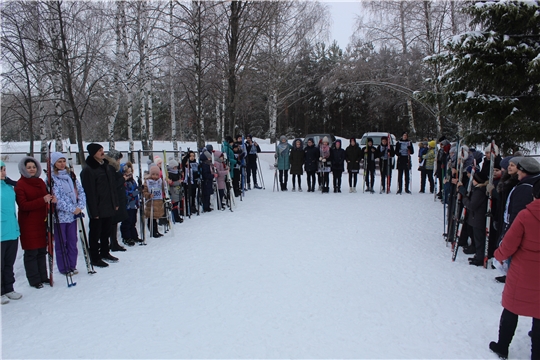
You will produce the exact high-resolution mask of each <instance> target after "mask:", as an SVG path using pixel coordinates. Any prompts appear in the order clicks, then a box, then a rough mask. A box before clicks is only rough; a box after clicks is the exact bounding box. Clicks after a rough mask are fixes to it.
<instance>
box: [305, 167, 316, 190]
mask: <svg viewBox="0 0 540 360" xmlns="http://www.w3.org/2000/svg"><path fill="white" fill-rule="evenodd" d="M307 187H308V190H314V189H315V171H307Z"/></svg>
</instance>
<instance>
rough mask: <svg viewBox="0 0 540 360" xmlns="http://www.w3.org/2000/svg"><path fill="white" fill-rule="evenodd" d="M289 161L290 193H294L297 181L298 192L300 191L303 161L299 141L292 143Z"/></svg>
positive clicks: (302, 146)
mask: <svg viewBox="0 0 540 360" xmlns="http://www.w3.org/2000/svg"><path fill="white" fill-rule="evenodd" d="M293 144H294V145H293V147H292V149H291V154H290V155H289V161H290V163H291V175H292V191H296V180H298V191H302V174H303V173H304V171H303V170H302V166H303V165H304V161H305V153H304V144H303V142H302V140H301V139H296V140H294V142H293Z"/></svg>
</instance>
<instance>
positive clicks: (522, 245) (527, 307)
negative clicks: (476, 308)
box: [489, 180, 540, 359]
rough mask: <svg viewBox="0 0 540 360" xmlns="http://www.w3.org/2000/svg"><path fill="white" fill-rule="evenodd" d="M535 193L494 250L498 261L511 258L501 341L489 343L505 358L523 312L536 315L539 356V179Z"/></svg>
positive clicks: (536, 353)
mask: <svg viewBox="0 0 540 360" xmlns="http://www.w3.org/2000/svg"><path fill="white" fill-rule="evenodd" d="M533 196H534V198H535V200H533V201H532V202H531V203H529V204H528V205H527V206H526V208H525V209H523V210H521V211H520V212H519V214H518V215H517V216H516V218H515V219H514V221H513V223H512V225H511V226H510V228H509V229H508V231H507V232H506V234H505V235H504V241H503V242H502V243H501V245H500V246H499V248H498V249H497V250H496V251H495V253H494V256H495V259H497V261H499V262H502V261H503V260H506V259H508V258H510V257H512V263H511V266H510V267H509V269H508V275H507V277H506V283H505V285H504V290H503V294H502V306H503V308H504V309H503V312H502V314H501V320H500V323H499V340H498V341H497V342H494V341H492V342H491V343H490V344H489V348H490V349H491V350H492V351H493V352H494V353H496V354H497V355H499V356H500V357H504V358H506V357H508V348H509V346H510V343H511V342H512V338H513V337H514V332H515V331H516V327H517V323H518V315H521V316H530V317H532V318H533V322H532V331H531V332H530V335H531V338H532V347H531V359H540V276H539V275H540V236H539V234H540V180H539V181H537V182H536V184H535V185H534V187H533Z"/></svg>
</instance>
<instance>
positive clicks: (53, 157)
mask: <svg viewBox="0 0 540 360" xmlns="http://www.w3.org/2000/svg"><path fill="white" fill-rule="evenodd" d="M65 158H66V157H65V156H64V154H62V153H61V152H53V153H52V154H51V164H52V165H53V166H54V164H56V162H57V161H58V160H60V159H65Z"/></svg>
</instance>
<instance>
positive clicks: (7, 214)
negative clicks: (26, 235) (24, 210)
mask: <svg viewBox="0 0 540 360" xmlns="http://www.w3.org/2000/svg"><path fill="white" fill-rule="evenodd" d="M0 231H1V233H2V235H1V237H0V241H7V240H16V239H17V238H18V237H19V235H20V234H21V232H20V229H19V223H18V222H17V215H16V213H15V190H13V187H12V186H11V185H8V184H7V183H6V182H5V181H4V180H0Z"/></svg>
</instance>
